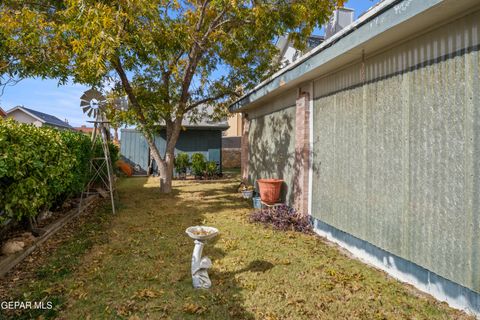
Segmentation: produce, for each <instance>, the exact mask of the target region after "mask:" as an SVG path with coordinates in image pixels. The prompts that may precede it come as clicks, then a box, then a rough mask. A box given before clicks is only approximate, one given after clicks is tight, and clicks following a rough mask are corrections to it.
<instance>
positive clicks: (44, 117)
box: [7, 106, 73, 129]
mask: <svg viewBox="0 0 480 320" xmlns="http://www.w3.org/2000/svg"><path fill="white" fill-rule="evenodd" d="M16 110H21V111H23V112H25V113H27V114H29V115H30V116H32V117H34V118H36V119H37V120H39V121H40V122H42V123H44V124H47V125H51V126H55V127H61V128H67V129H73V127H72V126H70V125H69V124H68V123H66V122H65V121H62V120H60V119H58V118H57V117H55V116H52V115H50V114H47V113H43V112H40V111H36V110H33V109H30V108H27V107H24V106H17V107H15V108H13V109H10V110H8V112H7V114H10V113H12V112H13V111H16Z"/></svg>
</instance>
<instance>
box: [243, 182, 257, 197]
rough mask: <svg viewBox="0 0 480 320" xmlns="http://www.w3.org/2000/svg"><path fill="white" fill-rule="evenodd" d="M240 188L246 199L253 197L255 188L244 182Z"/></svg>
mask: <svg viewBox="0 0 480 320" xmlns="http://www.w3.org/2000/svg"><path fill="white" fill-rule="evenodd" d="M239 189H240V192H241V193H242V196H243V198H244V199H251V198H252V196H253V191H254V189H255V188H254V187H253V186H251V185H247V184H246V183H244V182H242V183H241V184H240V188H239Z"/></svg>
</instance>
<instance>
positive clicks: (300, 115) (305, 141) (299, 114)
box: [293, 92, 310, 214]
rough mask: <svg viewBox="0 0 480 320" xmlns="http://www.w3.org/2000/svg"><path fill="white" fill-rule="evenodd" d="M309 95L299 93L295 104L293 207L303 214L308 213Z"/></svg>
mask: <svg viewBox="0 0 480 320" xmlns="http://www.w3.org/2000/svg"><path fill="white" fill-rule="evenodd" d="M309 100H310V99H309V94H308V93H305V92H304V93H301V94H300V95H299V96H298V98H297V102H296V115H295V163H294V172H295V176H294V183H293V192H294V207H295V208H296V209H297V210H298V211H299V212H301V213H303V214H309V212H308V170H309V160H310V130H309V128H310V121H309V118H310V102H309Z"/></svg>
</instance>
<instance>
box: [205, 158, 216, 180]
mask: <svg viewBox="0 0 480 320" xmlns="http://www.w3.org/2000/svg"><path fill="white" fill-rule="evenodd" d="M205 173H206V174H207V176H209V177H213V176H214V175H215V174H217V163H216V162H215V161H208V162H207V165H206V167H205Z"/></svg>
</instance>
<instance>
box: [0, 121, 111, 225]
mask: <svg viewBox="0 0 480 320" xmlns="http://www.w3.org/2000/svg"><path fill="white" fill-rule="evenodd" d="M100 150H101V149H100ZM111 150H112V151H113V152H114V154H113V155H112V159H116V158H118V149H114V148H113V147H112V148H111ZM115 152H116V153H115ZM90 156H91V141H90V137H89V136H87V135H85V134H82V133H78V132H73V131H60V130H57V129H53V128H48V127H42V128H37V127H35V126H33V125H27V124H20V123H17V122H15V121H13V120H6V121H0V212H1V211H3V212H4V213H3V215H2V217H1V219H2V220H3V219H8V218H12V219H15V220H18V221H19V220H21V219H22V218H26V217H35V216H36V215H37V214H38V213H40V212H41V211H42V210H47V209H50V208H52V207H55V206H57V205H60V204H61V203H63V201H64V200H65V199H67V198H69V197H71V196H73V195H77V194H79V193H80V192H81V191H82V189H83V187H84V185H85V183H86V182H87V181H88V179H89V178H90V177H89V158H90Z"/></svg>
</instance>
